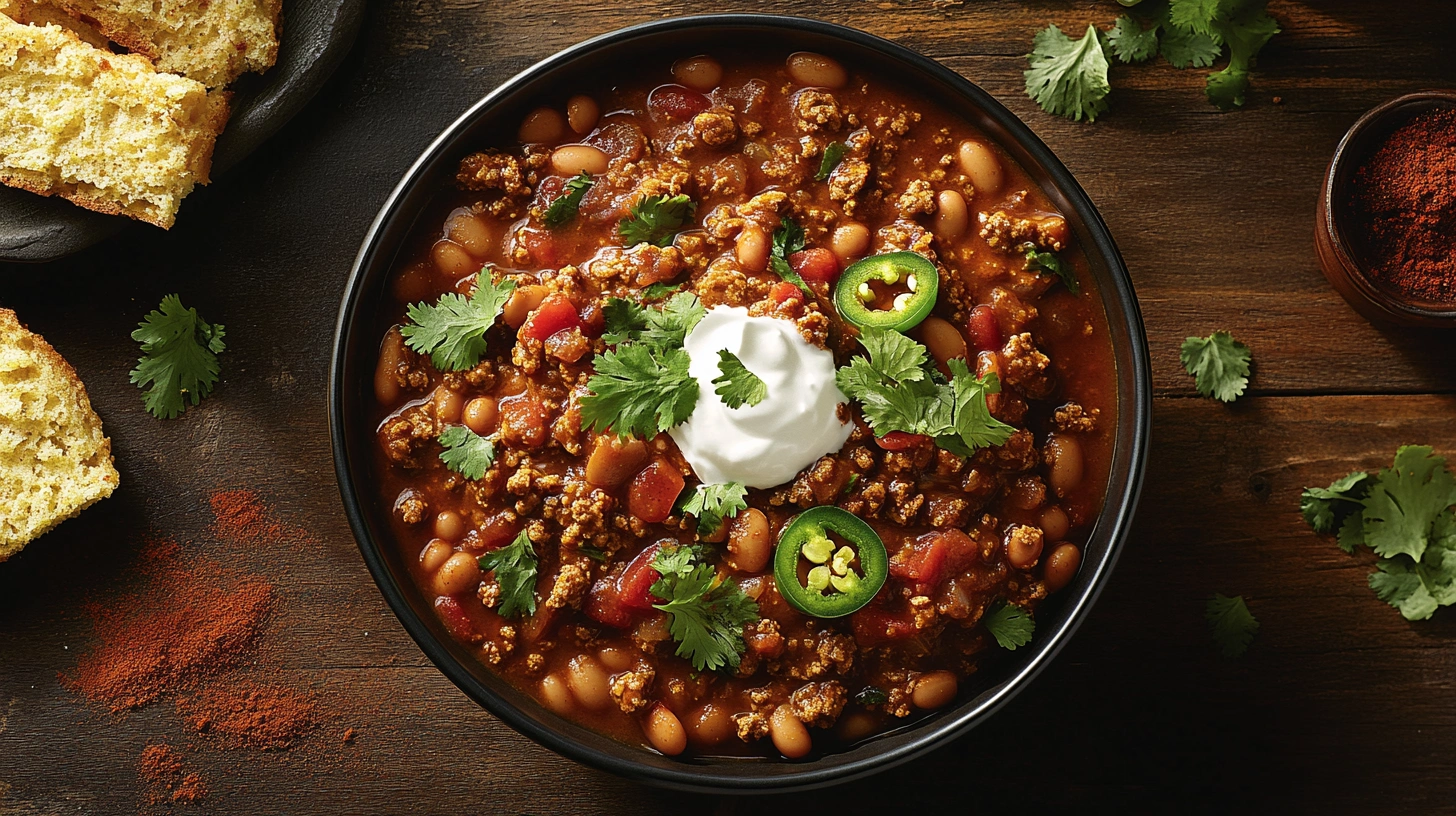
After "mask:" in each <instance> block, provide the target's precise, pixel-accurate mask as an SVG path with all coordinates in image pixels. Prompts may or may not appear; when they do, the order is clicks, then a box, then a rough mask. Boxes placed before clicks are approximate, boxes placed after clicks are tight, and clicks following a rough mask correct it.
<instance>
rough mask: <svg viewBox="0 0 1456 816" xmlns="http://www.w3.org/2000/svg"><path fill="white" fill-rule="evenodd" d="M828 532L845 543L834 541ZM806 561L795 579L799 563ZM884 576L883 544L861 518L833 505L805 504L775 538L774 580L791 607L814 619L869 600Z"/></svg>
mask: <svg viewBox="0 0 1456 816" xmlns="http://www.w3.org/2000/svg"><path fill="white" fill-rule="evenodd" d="M830 533H834V534H835V535H836V536H838V537H839V538H841V539H843V540H844V541H846V542H848V543H846V544H838V543H836V542H835V541H834V540H833V539H831V538H830V537H829V534H830ZM801 560H802V561H807V562H808V563H809V572H808V575H807V577H806V578H805V579H803V580H801V579H800V578H799V567H800V561H801ZM889 574H890V559H889V556H888V555H887V554H886V552H885V543H884V542H883V541H881V540H880V536H879V535H878V534H877V533H876V532H875V531H874V530H873V529H871V528H870V526H869V525H868V524H866V523H864V521H862V520H860V518H859V517H858V516H855V515H854V514H852V513H849V512H848V511H845V510H841V509H839V508H838V507H811V508H809V509H808V510H805V511H804V512H802V513H800V514H799V515H798V516H796V517H795V518H794V520H793V521H791V522H789V524H788V526H787V527H785V528H784V532H783V534H782V535H780V536H779V543H778V551H777V553H776V554H775V555H774V578H775V579H776V580H777V584H778V590H779V594H780V595H782V596H783V597H784V600H786V601H788V602H789V603H790V604H791V605H793V607H794V608H795V609H798V610H799V611H800V612H803V613H804V614H806V615H813V616H815V617H818V618H840V617H843V616H845V615H848V614H850V613H851V612H854V611H856V610H858V609H860V608H861V607H863V606H864V605H865V604H867V603H869V602H870V601H871V600H873V599H874V597H875V594H876V593H878V592H879V591H880V587H882V586H884V585H885V578H886V577H888V576H889Z"/></svg>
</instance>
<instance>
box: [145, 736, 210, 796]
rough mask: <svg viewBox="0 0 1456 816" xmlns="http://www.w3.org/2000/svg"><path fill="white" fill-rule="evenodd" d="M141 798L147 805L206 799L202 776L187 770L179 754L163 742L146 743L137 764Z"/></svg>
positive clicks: (205, 786)
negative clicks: (142, 795)
mask: <svg viewBox="0 0 1456 816" xmlns="http://www.w3.org/2000/svg"><path fill="white" fill-rule="evenodd" d="M137 775H138V776H140V777H141V780H142V785H143V787H144V788H145V790H144V791H143V793H144V797H143V798H144V799H145V800H146V803H147V804H149V805H160V804H164V803H166V802H168V801H172V802H182V803H185V804H196V803H197V802H201V801H202V800H203V799H206V798H207V785H206V784H204V783H203V781H202V777H201V776H198V775H197V774H195V773H193V772H192V771H189V770H187V764H186V763H185V762H184V761H183V759H182V755H181V754H180V753H178V752H177V750H176V749H174V748H172V746H170V745H167V744H166V743H156V744H153V745H148V746H147V747H146V748H144V749H143V750H142V758H141V762H139V763H137Z"/></svg>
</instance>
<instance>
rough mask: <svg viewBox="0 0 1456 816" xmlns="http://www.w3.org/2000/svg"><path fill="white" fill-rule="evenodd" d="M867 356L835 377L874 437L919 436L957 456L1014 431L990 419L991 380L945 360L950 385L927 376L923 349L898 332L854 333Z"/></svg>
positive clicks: (995, 388) (996, 384) (994, 387)
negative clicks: (900, 433) (856, 404)
mask: <svg viewBox="0 0 1456 816" xmlns="http://www.w3.org/2000/svg"><path fill="white" fill-rule="evenodd" d="M859 342H860V345H862V346H864V348H865V351H866V352H867V353H866V354H865V355H864V356H857V357H855V358H853V359H852V360H850V362H849V365H847V366H843V367H841V368H840V369H839V370H838V371H836V372H835V375H834V381H835V383H836V384H837V385H838V386H839V390H840V391H842V392H843V393H844V395H845V396H847V397H850V398H851V399H854V400H856V401H858V402H859V403H860V408H861V410H863V411H864V415H865V419H866V420H868V421H869V423H870V427H871V428H872V429H874V432H875V434H876V435H877V436H884V435H885V434H887V433H889V432H890V431H904V432H905V433H911V434H922V435H924V436H929V437H932V438H934V439H935V443H936V444H937V445H939V446H940V447H942V448H944V449H946V450H948V451H951V452H952V453H956V454H959V455H961V456H969V455H971V453H973V452H974V451H976V450H977V449H979V448H988V447H993V446H996V445H1001V444H1004V443H1005V442H1006V440H1007V439H1010V438H1011V435H1012V434H1013V433H1015V432H1016V428H1014V427H1012V426H1011V425H1008V424H1006V423H1005V422H1002V421H1001V420H999V419H996V418H995V417H993V416H991V409H990V406H989V405H988V403H987V399H986V398H987V397H988V396H990V395H991V394H996V393H999V392H1000V390H1001V383H1000V381H999V380H998V379H997V377H996V375H995V374H987V375H986V376H984V377H976V376H975V375H973V374H972V373H971V371H970V369H969V368H967V366H966V364H965V361H964V360H951V361H950V362H949V363H948V365H949V367H950V370H951V377H950V381H949V382H946V381H945V378H944V377H941V376H940V375H939V372H934V373H932V370H931V368H930V364H929V352H928V351H927V350H926V348H925V346H923V345H921V344H919V343H917V342H915V341H914V340H912V339H910V338H909V337H906V336H905V335H903V334H900V333H899V332H894V331H886V330H884V329H875V328H867V329H864V330H863V331H862V332H860V336H859Z"/></svg>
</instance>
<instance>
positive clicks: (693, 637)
mask: <svg viewBox="0 0 1456 816" xmlns="http://www.w3.org/2000/svg"><path fill="white" fill-rule="evenodd" d="M684 552H685V548H684V549H676V550H672V549H663V550H661V551H659V552H658V554H657V557H656V558H654V559H653V562H652V567H653V569H655V570H657V572H658V573H659V574H660V575H661V576H662V577H661V578H659V579H658V580H657V582H656V583H654V584H653V585H652V590H651V591H652V594H653V595H654V596H656V597H657V598H660V599H663V601H664V602H663V603H660V604H654V606H655V607H656V608H658V609H661V610H662V611H664V612H666V613H667V616H668V631H669V632H670V633H671V634H672V638H673V640H675V641H677V644H678V645H677V656H678V657H682V658H686V659H687V660H689V661H691V662H692V664H693V668H694V669H696V670H698V671H705V670H715V671H716V670H717V669H721V668H725V667H727V668H730V669H732V668H737V667H738V663H739V661H740V660H742V658H743V651H744V648H745V647H744V643H743V627H744V626H745V625H746V624H749V623H752V622H754V621H756V620H758V604H756V603H754V602H753V599H752V598H749V597H748V596H747V595H744V594H743V590H742V589H741V588H739V586H738V582H736V581H734V580H733V579H732V578H721V579H720V578H719V577H718V572H717V570H716V569H714V567H713V565H712V564H701V563H699V564H693V563H692V557H691V556H692V553H691V552H689V554H688V555H684V554H683V553H684Z"/></svg>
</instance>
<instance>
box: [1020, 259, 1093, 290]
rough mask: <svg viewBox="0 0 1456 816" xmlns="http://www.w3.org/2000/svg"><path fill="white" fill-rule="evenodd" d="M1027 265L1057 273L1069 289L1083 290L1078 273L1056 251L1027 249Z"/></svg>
mask: <svg viewBox="0 0 1456 816" xmlns="http://www.w3.org/2000/svg"><path fill="white" fill-rule="evenodd" d="M1026 265H1027V266H1028V267H1030V268H1032V269H1038V270H1044V271H1046V272H1050V273H1052V274H1053V275H1056V276H1057V277H1058V278H1060V279H1061V281H1062V285H1063V286H1065V287H1067V291H1068V292H1071V293H1072V294H1074V295H1075V294H1078V293H1080V292H1081V291H1082V286H1081V284H1079V283H1077V274H1076V273H1075V272H1073V271H1072V268H1071V267H1070V266H1068V265H1067V264H1066V262H1064V261H1063V260H1062V259H1061V258H1059V257H1057V254H1056V253H1055V252H1037V251H1036V250H1035V249H1028V250H1027V251H1026Z"/></svg>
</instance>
